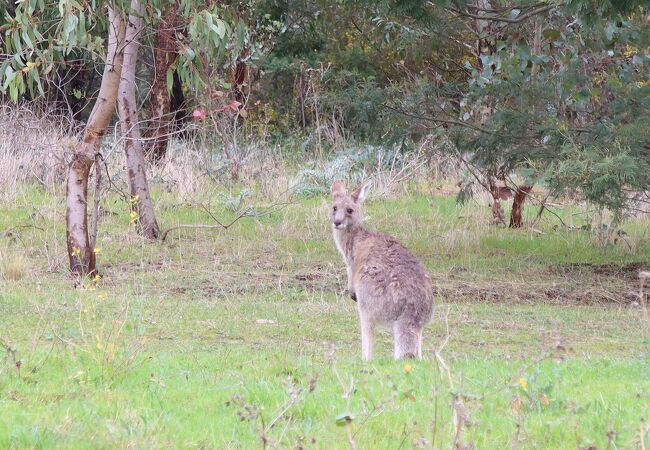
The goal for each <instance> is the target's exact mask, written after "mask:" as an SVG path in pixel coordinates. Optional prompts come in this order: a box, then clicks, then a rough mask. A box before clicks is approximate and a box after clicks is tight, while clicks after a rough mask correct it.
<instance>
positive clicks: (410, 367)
mask: <svg viewBox="0 0 650 450" xmlns="http://www.w3.org/2000/svg"><path fill="white" fill-rule="evenodd" d="M412 370H413V365H412V364H404V372H406V373H411V371H412Z"/></svg>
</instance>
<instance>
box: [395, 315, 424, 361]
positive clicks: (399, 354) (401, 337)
mask: <svg viewBox="0 0 650 450" xmlns="http://www.w3.org/2000/svg"><path fill="white" fill-rule="evenodd" d="M393 335H394V337H395V359H401V358H422V350H421V349H420V339H421V336H422V333H421V331H420V330H418V329H416V328H414V327H413V325H412V324H409V323H406V322H403V321H397V322H395V324H394V325H393Z"/></svg>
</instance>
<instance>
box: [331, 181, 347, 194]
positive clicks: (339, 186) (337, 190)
mask: <svg viewBox="0 0 650 450" xmlns="http://www.w3.org/2000/svg"><path fill="white" fill-rule="evenodd" d="M347 194H348V191H347V190H346V189H345V185H344V184H343V182H342V181H338V180H337V181H335V182H334V183H332V197H337V196H339V195H347Z"/></svg>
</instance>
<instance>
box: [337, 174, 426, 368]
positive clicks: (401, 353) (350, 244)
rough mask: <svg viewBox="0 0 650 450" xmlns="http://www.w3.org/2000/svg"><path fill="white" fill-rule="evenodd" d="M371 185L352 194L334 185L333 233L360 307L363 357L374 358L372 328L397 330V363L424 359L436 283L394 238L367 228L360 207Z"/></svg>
mask: <svg viewBox="0 0 650 450" xmlns="http://www.w3.org/2000/svg"><path fill="white" fill-rule="evenodd" d="M369 190H370V183H369V182H368V183H366V184H363V185H362V186H360V187H359V188H358V189H356V190H355V191H354V192H352V194H348V192H347V190H346V188H345V185H344V184H343V183H342V182H341V181H335V182H334V183H333V184H332V198H333V205H332V216H331V219H332V231H333V234H334V242H335V243H336V247H337V248H338V250H339V252H340V253H341V255H342V256H343V260H344V261H345V266H346V268H347V273H348V292H349V294H350V296H351V297H352V300H354V301H356V302H357V309H358V311H359V321H360V324H361V353H362V357H363V359H364V360H365V361H369V360H370V359H372V344H373V343H372V341H373V329H374V327H375V325H384V326H388V327H389V328H390V329H392V332H393V336H394V339H395V355H394V356H395V359H400V358H407V357H410V358H420V359H421V358H422V332H423V330H424V327H425V326H426V324H427V323H428V322H429V321H430V320H431V315H432V313H433V293H432V291H431V279H430V278H429V275H427V272H426V270H425V269H424V267H423V266H422V264H421V263H420V262H419V261H418V259H417V258H416V257H415V256H413V254H412V253H411V252H410V251H409V250H408V249H407V248H406V247H404V246H403V245H402V244H400V243H399V242H398V241H397V240H396V239H394V238H392V237H391V236H389V235H387V234H384V233H380V232H376V231H369V230H366V229H365V228H364V227H363V224H362V215H361V204H362V203H363V201H364V200H365V199H366V196H367V195H368V191H369Z"/></svg>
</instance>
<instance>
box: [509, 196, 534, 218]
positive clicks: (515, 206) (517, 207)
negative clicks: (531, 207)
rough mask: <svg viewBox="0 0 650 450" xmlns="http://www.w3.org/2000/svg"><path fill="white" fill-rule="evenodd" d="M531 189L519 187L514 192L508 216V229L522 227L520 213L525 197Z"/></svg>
mask: <svg viewBox="0 0 650 450" xmlns="http://www.w3.org/2000/svg"><path fill="white" fill-rule="evenodd" d="M532 189H533V187H532V186H519V187H517V189H516V190H515V196H514V199H513V200H512V213H511V214H510V228H521V226H522V225H523V221H522V218H521V212H522V210H523V208H524V202H525V201H526V197H527V196H528V194H529V193H530V191H531V190H532Z"/></svg>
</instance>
